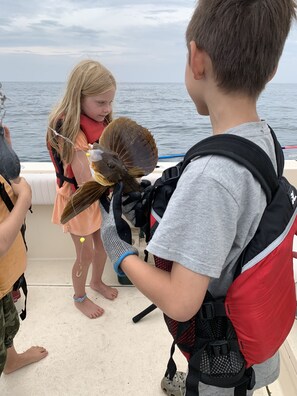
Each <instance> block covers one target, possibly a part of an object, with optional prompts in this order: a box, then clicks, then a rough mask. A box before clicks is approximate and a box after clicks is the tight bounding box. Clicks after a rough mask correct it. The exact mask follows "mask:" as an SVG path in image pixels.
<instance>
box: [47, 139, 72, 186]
mask: <svg viewBox="0 0 297 396" xmlns="http://www.w3.org/2000/svg"><path fill="white" fill-rule="evenodd" d="M50 150H51V151H52V159H53V161H54V162H55V170H56V177H57V184H58V186H59V188H61V187H62V185H63V183H64V182H67V183H70V184H73V185H74V187H75V189H76V190H77V189H78V184H77V181H76V179H75V177H67V176H65V174H64V165H63V162H62V161H61V158H60V155H59V154H58V152H57V151H56V150H55V149H54V148H53V147H51V148H50Z"/></svg>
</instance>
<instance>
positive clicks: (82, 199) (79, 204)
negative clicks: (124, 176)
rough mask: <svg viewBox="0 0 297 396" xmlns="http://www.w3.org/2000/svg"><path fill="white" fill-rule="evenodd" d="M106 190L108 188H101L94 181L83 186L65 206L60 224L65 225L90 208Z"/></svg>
mask: <svg viewBox="0 0 297 396" xmlns="http://www.w3.org/2000/svg"><path fill="white" fill-rule="evenodd" d="M107 190H108V187H106V186H101V185H100V184H99V183H97V182H96V181H89V182H86V183H85V184H83V185H82V186H81V187H79V188H78V190H77V191H76V192H75V193H74V194H73V195H72V196H71V198H70V200H69V202H68V203H67V205H66V206H65V208H64V211H63V213H62V216H61V219H60V221H61V224H65V223H67V222H68V221H69V220H71V219H72V218H73V217H75V216H77V215H78V214H79V213H81V212H82V211H84V210H85V209H87V208H88V207H89V206H91V205H92V204H93V203H94V202H96V201H98V200H99V198H100V197H101V196H102V195H103V194H104V192H105V191H107Z"/></svg>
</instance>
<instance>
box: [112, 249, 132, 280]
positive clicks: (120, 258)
mask: <svg viewBox="0 0 297 396" xmlns="http://www.w3.org/2000/svg"><path fill="white" fill-rule="evenodd" d="M132 254H135V255H137V253H136V252H134V251H131V250H130V251H127V252H125V253H123V254H122V255H121V256H120V257H119V258H118V259H117V261H116V262H115V263H114V265H113V269H114V270H115V272H116V273H117V274H118V276H126V274H125V272H124V271H122V270H121V268H120V265H121V264H122V261H123V260H124V258H125V257H127V256H131V255H132Z"/></svg>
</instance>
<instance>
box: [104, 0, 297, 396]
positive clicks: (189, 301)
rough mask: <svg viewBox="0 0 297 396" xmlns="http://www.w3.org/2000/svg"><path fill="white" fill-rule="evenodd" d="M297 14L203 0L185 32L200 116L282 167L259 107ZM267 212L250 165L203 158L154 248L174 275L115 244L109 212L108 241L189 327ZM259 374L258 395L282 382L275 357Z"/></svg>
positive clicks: (117, 260)
mask: <svg viewBox="0 0 297 396" xmlns="http://www.w3.org/2000/svg"><path fill="white" fill-rule="evenodd" d="M295 9H296V4H295V1H294V0H256V1H255V0H249V1H246V0H241V1H238V0H200V1H199V3H198V5H197V7H196V9H195V11H194V14H193V17H192V19H191V21H190V23H189V25H188V28H187V33H186V40H187V46H188V62H187V65H186V76H185V80H186V87H187V90H188V93H189V95H190V97H191V98H192V100H193V102H194V103H195V105H196V108H197V111H198V113H200V114H202V115H209V116H210V120H211V124H212V128H213V134H222V133H230V134H235V135H239V136H242V137H245V138H246V139H249V140H252V141H253V142H254V143H256V144H257V145H259V146H260V147H261V148H262V149H263V150H264V151H265V152H266V153H267V154H268V155H269V157H270V158H271V160H272V163H273V165H274V167H275V169H276V158H275V149H274V144H273V140H272V137H271V134H270V131H269V128H268V125H267V124H266V122H265V121H261V119H260V117H259V115H258V114H257V108H256V105H257V98H258V97H259V95H260V93H261V92H262V90H263V89H264V87H265V85H266V83H267V82H268V81H269V80H270V79H271V78H272V77H273V75H274V73H275V72H276V69H277V65H278V61H279V58H280V56H281V53H282V50H283V47H284V43H285V40H286V37H287V35H288V32H289V30H290V26H291V22H292V20H293V18H295V16H296V11H295ZM265 206H266V197H265V194H264V191H263V190H262V188H261V186H260V184H259V182H258V181H257V180H256V179H255V178H254V177H253V176H252V175H251V173H250V172H249V171H248V170H247V169H246V168H245V167H243V166H241V165H239V164H237V163H235V162H234V161H232V160H230V159H228V158H225V157H220V156H215V155H213V156H207V157H201V158H197V159H195V160H193V161H192V162H191V163H190V164H189V165H188V166H187V168H186V169H185V171H184V172H183V174H182V176H181V178H180V179H179V182H178V184H177V188H176V190H175V191H174V193H173V195H172V197H171V199H170V201H169V204H168V206H167V209H166V212H165V214H164V216H163V218H162V221H161V222H160V224H159V226H158V228H157V230H156V232H155V234H154V236H153V238H152V240H151V241H150V242H149V244H148V246H147V250H148V251H149V252H150V253H152V254H154V255H155V256H158V257H160V258H162V259H167V260H170V261H173V266H172V271H171V272H170V273H169V272H165V271H162V270H160V269H158V268H155V267H152V266H150V265H147V264H146V263H144V262H143V261H141V260H140V259H139V257H137V252H136V251H135V249H134V248H133V247H131V246H129V245H127V244H125V243H124V242H122V241H121V240H120V239H119V238H118V235H117V231H116V228H115V227H114V226H113V225H114V219H113V212H112V211H110V214H109V215H108V214H107V213H106V212H105V211H104V210H102V213H103V226H102V229H101V235H102V240H103V243H104V246H105V249H106V252H107V254H108V256H109V257H110V259H111V261H112V262H113V263H114V265H115V268H116V269H120V270H122V271H123V272H124V273H125V274H126V275H127V276H128V277H129V279H130V280H131V281H132V282H133V284H134V285H135V286H136V287H137V288H138V289H139V290H140V291H141V292H142V293H143V294H144V295H146V296H147V297H148V298H149V299H150V300H151V301H152V302H153V303H154V304H156V305H157V306H158V307H159V308H160V309H161V310H162V311H163V312H164V313H165V314H166V315H167V316H169V317H170V318H173V319H175V320H178V321H181V322H183V321H187V320H189V319H190V318H192V317H193V316H194V315H195V314H196V313H197V311H198V310H199V308H200V306H201V304H202V302H203V299H204V296H205V294H206V291H207V290H209V291H210V292H211V293H212V294H213V296H214V297H219V296H225V295H226V292H227V290H228V288H229V286H230V284H231V283H232V279H233V275H234V264H235V262H236V260H237V258H238V257H239V255H240V253H241V251H242V250H243V249H244V247H245V246H246V245H247V244H248V242H249V241H250V240H251V238H252V237H253V235H254V233H255V231H256V229H257V226H258V224H259V222H260V219H261V216H262V213H263V211H264V209H265ZM254 369H255V374H256V385H255V388H254V389H253V390H255V389H258V388H261V387H263V386H266V385H268V384H270V383H272V382H273V381H275V380H276V379H277V377H278V375H279V356H278V353H277V354H276V355H275V356H273V357H272V358H271V359H269V360H268V361H266V362H264V363H262V364H260V365H256V366H254ZM162 382H163V386H164V388H165V389H164V390H165V391H167V392H168V394H175V393H173V392H172V389H173V388H172V389H171V388H170V387H171V386H173V387H174V385H176V384H172V383H171V382H170V381H167V382H166V381H162ZM199 391H200V393H199V394H200V395H203V396H231V395H233V392H234V391H233V389H225V388H224V389H223V388H217V387H213V386H207V385H205V384H202V383H200V384H199ZM177 394H181V395H182V394H183V391H181V393H176V395H177ZM248 394H249V395H252V391H251V392H250V393H248Z"/></svg>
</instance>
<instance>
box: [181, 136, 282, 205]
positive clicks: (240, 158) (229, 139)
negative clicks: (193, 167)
mask: <svg viewBox="0 0 297 396" xmlns="http://www.w3.org/2000/svg"><path fill="white" fill-rule="evenodd" d="M271 131H272V130H271ZM272 136H273V138H274V141H275V146H276V153H277V161H278V167H279V168H278V172H279V173H280V174H282V170H283V165H282V164H283V161H284V160H283V153H282V150H281V147H280V146H279V143H278V141H277V139H276V137H275V135H274V133H273V134H272ZM279 150H280V151H279ZM205 155H222V156H224V157H228V158H230V159H233V160H234V161H236V162H238V163H239V164H241V165H243V166H245V167H246V168H247V169H248V170H249V171H250V172H251V173H252V175H253V176H254V177H255V178H256V179H257V180H258V181H259V183H260V184H261V186H262V188H263V190H264V192H265V194H266V197H267V202H268V203H269V202H270V201H271V199H272V196H273V195H274V193H275V191H276V189H277V188H278V177H277V175H276V173H275V170H274V167H273V164H272V162H271V160H270V158H269V156H268V155H267V154H266V153H265V151H264V150H262V149H261V147H259V146H258V145H257V144H255V143H253V142H252V141H251V140H248V139H245V138H243V137H241V136H237V135H231V134H222V135H213V136H210V137H208V138H206V139H203V140H202V141H200V142H198V143H197V144H195V145H194V146H193V147H192V148H191V149H190V150H189V151H188V152H187V153H186V155H185V158H184V161H183V164H182V168H181V172H182V171H183V170H184V169H185V167H186V166H187V165H188V164H189V163H190V162H191V160H192V159H194V158H196V157H199V156H205Z"/></svg>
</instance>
